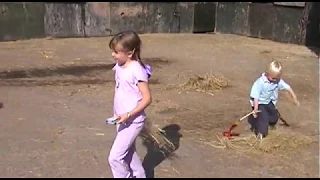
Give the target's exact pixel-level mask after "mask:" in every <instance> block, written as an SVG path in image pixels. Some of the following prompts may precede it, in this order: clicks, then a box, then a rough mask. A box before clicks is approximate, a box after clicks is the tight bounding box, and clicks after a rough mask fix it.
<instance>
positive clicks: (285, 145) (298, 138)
mask: <svg viewBox="0 0 320 180" xmlns="http://www.w3.org/2000/svg"><path fill="white" fill-rule="evenodd" d="M216 139H217V140H214V141H211V142H207V143H206V144H208V145H211V146H213V147H215V148H229V149H233V150H237V151H255V152H263V153H269V154H275V153H280V152H287V151H291V150H296V149H298V148H299V147H301V146H305V145H309V144H311V143H315V142H317V138H316V137H315V136H306V135H303V134H301V133H297V132H289V131H284V130H279V129H277V130H272V131H270V132H269V135H268V136H267V137H266V138H264V139H262V140H260V139H257V138H256V137H255V136H254V135H253V134H250V135H247V136H239V137H236V136H235V137H231V138H227V137H223V136H222V135H218V134H216Z"/></svg>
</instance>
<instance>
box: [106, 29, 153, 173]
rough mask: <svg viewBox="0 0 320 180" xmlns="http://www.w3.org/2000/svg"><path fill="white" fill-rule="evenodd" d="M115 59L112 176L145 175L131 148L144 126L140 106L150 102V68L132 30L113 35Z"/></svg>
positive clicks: (111, 42) (143, 106)
mask: <svg viewBox="0 0 320 180" xmlns="http://www.w3.org/2000/svg"><path fill="white" fill-rule="evenodd" d="M109 47H110V49H111V50H112V51H113V52H112V56H113V58H114V59H115V60H116V65H115V66H114V67H113V70H114V71H115V80H116V87H115V94H114V108H113V113H114V115H115V116H116V117H118V121H117V136H116V138H115V140H114V143H113V145H112V148H111V151H110V154H109V159H108V160H109V164H110V167H111V170H112V174H113V177H114V178H133V177H136V178H145V177H146V176H145V172H144V169H143V167H142V163H141V161H140V158H139V157H138V155H137V153H136V149H135V140H136V138H137V136H138V135H139V133H140V131H141V130H142V128H143V126H144V120H145V118H146V114H145V113H144V109H145V108H146V107H147V106H148V105H149V104H150V103H151V94H150V89H149V85H148V78H149V77H150V76H151V68H150V66H148V65H145V64H144V63H142V61H141V58H140V52H141V40H140V38H139V36H138V35H137V34H136V33H135V32H133V31H124V32H121V33H119V34H117V35H115V36H114V37H113V38H112V39H111V41H110V43H109Z"/></svg>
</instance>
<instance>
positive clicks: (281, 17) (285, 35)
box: [272, 6, 303, 44]
mask: <svg viewBox="0 0 320 180" xmlns="http://www.w3.org/2000/svg"><path fill="white" fill-rule="evenodd" d="M274 8H275V19H274V20H273V22H274V26H273V38H272V40H275V41H280V42H286V43H295V44H299V40H300V28H299V21H300V19H301V15H302V11H303V9H300V8H286V7H283V6H275V7H274Z"/></svg>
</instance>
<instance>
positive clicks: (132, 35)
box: [109, 30, 145, 67]
mask: <svg viewBox="0 0 320 180" xmlns="http://www.w3.org/2000/svg"><path fill="white" fill-rule="evenodd" d="M141 44H142V42H141V39H140V37H139V36H138V34H137V33H136V32H134V31H131V30H127V31H123V32H120V33H118V34H116V35H115V36H113V38H112V39H111V40H110V42H109V48H110V49H112V50H115V47H116V46H117V45H121V47H122V49H121V51H122V52H130V51H132V53H133V55H132V58H133V59H135V60H137V61H138V62H139V63H140V64H141V66H142V67H145V65H144V63H143V62H142V61H141V56H140V54H141Z"/></svg>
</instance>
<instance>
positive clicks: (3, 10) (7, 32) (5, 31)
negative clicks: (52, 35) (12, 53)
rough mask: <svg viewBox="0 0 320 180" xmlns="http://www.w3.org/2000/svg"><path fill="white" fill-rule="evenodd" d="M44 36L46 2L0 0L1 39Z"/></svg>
mask: <svg viewBox="0 0 320 180" xmlns="http://www.w3.org/2000/svg"><path fill="white" fill-rule="evenodd" d="M44 36H45V30H44V3H32V2H20V3H14V2H11V3H5V2H0V41H8V40H17V39H24V38H35V37H44Z"/></svg>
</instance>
